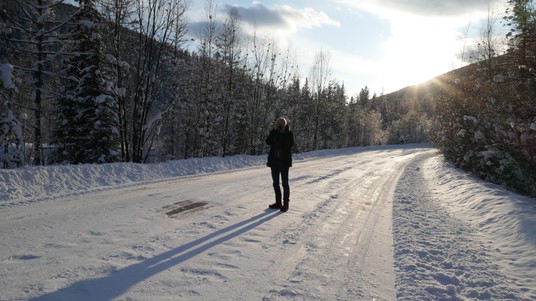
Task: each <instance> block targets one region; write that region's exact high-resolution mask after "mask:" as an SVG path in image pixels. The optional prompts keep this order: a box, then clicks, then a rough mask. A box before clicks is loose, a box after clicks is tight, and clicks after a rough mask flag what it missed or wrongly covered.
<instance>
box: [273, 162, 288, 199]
mask: <svg viewBox="0 0 536 301" xmlns="http://www.w3.org/2000/svg"><path fill="white" fill-rule="evenodd" d="M271 168H272V180H273V185H274V192H275V199H276V200H278V201H281V187H279V176H280V175H281V184H282V186H283V196H282V197H283V200H285V201H288V200H289V198H290V188H289V185H288V170H289V167H288V166H281V165H280V164H275V165H274V166H272V167H271Z"/></svg>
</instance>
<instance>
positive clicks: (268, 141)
mask: <svg viewBox="0 0 536 301" xmlns="http://www.w3.org/2000/svg"><path fill="white" fill-rule="evenodd" d="M275 131H276V129H272V130H271V131H270V134H268V137H267V138H266V144H268V145H272V144H274V139H275Z"/></svg>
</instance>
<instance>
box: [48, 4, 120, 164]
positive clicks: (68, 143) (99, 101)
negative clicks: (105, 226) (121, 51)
mask: <svg viewBox="0 0 536 301" xmlns="http://www.w3.org/2000/svg"><path fill="white" fill-rule="evenodd" d="M94 2H95V0H80V13H79V14H78V15H77V17H76V31H75V33H74V35H73V49H72V53H73V56H72V57H71V59H70V60H69V64H68V68H67V70H68V72H69V77H70V78H72V79H73V81H72V82H71V83H69V84H68V85H67V86H66V89H65V96H64V97H63V98H62V99H61V100H60V102H59V104H58V107H59V112H58V113H59V116H60V120H59V124H58V130H57V131H56V138H57V140H58V142H59V145H60V146H61V147H60V150H61V157H60V158H61V159H62V161H64V162H70V163H106V162H114V161H117V160H118V151H117V149H118V141H119V139H118V134H119V131H118V118H117V113H116V112H117V109H116V105H117V102H116V99H115V97H114V96H113V95H114V94H113V93H112V84H111V82H110V81H109V80H108V79H107V74H108V73H107V72H106V62H105V59H104V54H103V50H102V49H103V47H102V45H101V33H100V31H101V28H102V26H103V23H102V20H101V18H100V17H99V13H98V12H97V10H96V9H95V3H94Z"/></svg>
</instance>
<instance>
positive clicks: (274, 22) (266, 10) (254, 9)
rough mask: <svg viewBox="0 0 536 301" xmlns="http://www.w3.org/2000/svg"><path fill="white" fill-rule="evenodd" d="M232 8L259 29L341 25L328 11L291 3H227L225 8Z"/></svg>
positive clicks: (242, 18) (245, 21)
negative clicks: (240, 4)
mask: <svg viewBox="0 0 536 301" xmlns="http://www.w3.org/2000/svg"><path fill="white" fill-rule="evenodd" d="M232 8H235V9H237V11H238V14H239V16H240V20H241V21H242V22H244V23H245V24H247V25H249V26H250V27H252V28H256V29H259V30H270V31H273V30H276V31H288V32H296V31H298V30H299V29H302V28H305V29H311V28H315V27H322V26H324V25H330V26H340V23H339V22H337V21H335V20H333V19H332V18H330V17H329V16H328V15H327V14H326V13H324V12H321V11H316V10H314V9H312V8H304V9H296V8H293V7H291V6H289V5H277V6H273V7H266V6H264V5H263V4H261V3H260V2H258V1H254V2H253V3H252V5H251V6H250V7H242V6H237V5H228V4H227V5H225V6H224V8H223V10H224V11H225V12H227V11H229V10H230V9H232Z"/></svg>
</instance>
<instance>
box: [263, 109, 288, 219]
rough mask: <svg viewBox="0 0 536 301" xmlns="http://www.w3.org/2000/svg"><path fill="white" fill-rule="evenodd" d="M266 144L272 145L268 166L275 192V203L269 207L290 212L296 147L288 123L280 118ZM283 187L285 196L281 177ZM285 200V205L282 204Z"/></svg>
mask: <svg viewBox="0 0 536 301" xmlns="http://www.w3.org/2000/svg"><path fill="white" fill-rule="evenodd" d="M266 144H268V145H270V151H269V153H268V163H267V164H266V165H268V166H269V167H270V168H271V170H272V180H273V186H274V192H275V203H273V204H271V205H269V206H268V207H269V208H272V209H281V211H283V212H286V211H288V206H289V204H288V203H289V201H290V187H289V184H288V171H289V168H290V167H292V146H294V134H293V133H292V132H291V131H290V129H289V126H288V122H287V120H286V119H285V118H283V117H280V118H278V119H277V120H276V121H275V122H274V128H273V129H272V130H271V131H270V134H269V135H268V138H266ZM280 176H281V184H282V186H283V194H281V187H280V186H279V177H280ZM281 200H283V203H282V202H281Z"/></svg>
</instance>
